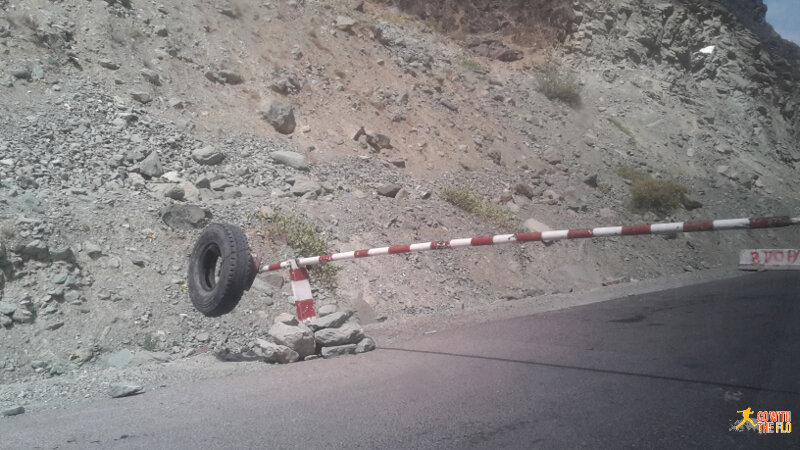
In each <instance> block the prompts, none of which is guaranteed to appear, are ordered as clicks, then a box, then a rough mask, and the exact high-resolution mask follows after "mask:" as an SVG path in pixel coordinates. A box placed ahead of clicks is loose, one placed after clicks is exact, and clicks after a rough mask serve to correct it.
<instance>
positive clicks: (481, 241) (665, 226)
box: [260, 217, 800, 312]
mask: <svg viewBox="0 0 800 450" xmlns="http://www.w3.org/2000/svg"><path fill="white" fill-rule="evenodd" d="M792 225H800V217H794V218H791V217H765V218H756V219H722V220H709V221H702V222H675V223H657V224H644V225H631V226H619V227H600V228H578V229H573V230H556V231H543V232H541V233H538V232H537V233H521V234H500V235H497V236H483V237H475V238H464V239H453V240H450V241H438V242H421V243H418V244H410V245H395V246H392V247H381V248H371V249H369V250H356V251H354V252H342V253H333V254H330V255H322V256H313V257H310V258H298V259H297V260H292V261H284V262H280V263H275V264H269V265H266V266H263V267H262V268H261V270H260V272H269V271H273V270H279V269H287V268H292V267H293V265H295V264H296V265H297V266H298V267H301V268H302V267H306V266H313V265H317V264H325V263H329V262H333V261H344V260H348V259H357V258H366V257H368V256H379V255H392V254H398V253H409V252H423V251H426V250H444V249H450V248H458V247H478V246H482V245H495V244H509V243H513V242H516V243H525V242H538V241H560V240H562V239H585V238H601V237H613V236H637V235H642V234H675V233H692V232H696V231H725V230H742V229H745V230H747V229H760V228H779V227H788V226H792ZM292 280H294V278H292ZM306 283H308V281H306ZM292 287H294V281H293V282H292ZM309 292H310V289H309ZM309 298H310V297H309ZM295 300H297V296H295ZM298 312H299V310H298Z"/></svg>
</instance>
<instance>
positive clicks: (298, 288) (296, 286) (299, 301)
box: [289, 260, 317, 322]
mask: <svg viewBox="0 0 800 450" xmlns="http://www.w3.org/2000/svg"><path fill="white" fill-rule="evenodd" d="M289 264H290V267H291V268H290V269H289V278H290V279H291V280H292V296H293V297H294V305H295V307H296V308H297V320H300V321H301V322H302V321H306V320H310V319H313V318H314V317H315V316H316V315H317V313H316V312H315V311H314V298H313V297H312V296H311V284H310V283H309V282H308V271H307V270H306V268H305V267H303V266H298V265H297V263H296V262H295V261H294V260H292V261H289Z"/></svg>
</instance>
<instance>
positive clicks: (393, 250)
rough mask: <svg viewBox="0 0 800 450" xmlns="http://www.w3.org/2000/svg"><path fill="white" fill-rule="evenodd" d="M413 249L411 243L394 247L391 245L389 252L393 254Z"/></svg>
mask: <svg viewBox="0 0 800 450" xmlns="http://www.w3.org/2000/svg"><path fill="white" fill-rule="evenodd" d="M410 251H411V246H410V245H395V246H394V247H389V254H390V255H393V254H395V253H406V252H410Z"/></svg>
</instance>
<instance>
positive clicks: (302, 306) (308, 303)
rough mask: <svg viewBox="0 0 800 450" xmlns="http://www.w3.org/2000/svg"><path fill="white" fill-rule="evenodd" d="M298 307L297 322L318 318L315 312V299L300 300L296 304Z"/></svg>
mask: <svg viewBox="0 0 800 450" xmlns="http://www.w3.org/2000/svg"><path fill="white" fill-rule="evenodd" d="M294 304H295V306H296V307H297V320H300V321H301V322H302V321H304V320H308V319H313V318H314V317H316V315H317V313H316V311H314V299H312V298H310V299H308V300H298V301H296V302H294Z"/></svg>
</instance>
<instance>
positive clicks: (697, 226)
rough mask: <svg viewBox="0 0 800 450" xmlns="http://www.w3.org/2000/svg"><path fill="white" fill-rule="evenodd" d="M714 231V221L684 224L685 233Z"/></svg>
mask: <svg viewBox="0 0 800 450" xmlns="http://www.w3.org/2000/svg"><path fill="white" fill-rule="evenodd" d="M713 230H714V222H712V221H710V220H709V221H703V222H684V223H683V231H689V232H690V231H713Z"/></svg>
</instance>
